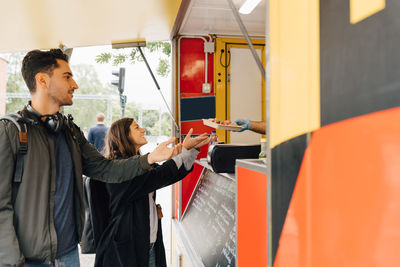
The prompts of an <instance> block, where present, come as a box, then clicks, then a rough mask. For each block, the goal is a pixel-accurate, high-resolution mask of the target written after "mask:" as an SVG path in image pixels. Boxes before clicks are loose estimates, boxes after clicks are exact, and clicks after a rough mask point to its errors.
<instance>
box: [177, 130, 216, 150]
mask: <svg viewBox="0 0 400 267" xmlns="http://www.w3.org/2000/svg"><path fill="white" fill-rule="evenodd" d="M192 132H193V128H190V130H189V132H188V134H187V135H186V137H185V139H184V140H183V143H182V145H183V147H184V148H186V149H187V150H189V149H192V148H199V147H201V146H204V145H205V144H208V143H209V142H210V138H209V137H208V135H207V133H203V134H201V135H199V136H197V137H195V138H192Z"/></svg>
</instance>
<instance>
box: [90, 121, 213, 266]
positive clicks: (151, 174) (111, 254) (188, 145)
mask: <svg viewBox="0 0 400 267" xmlns="http://www.w3.org/2000/svg"><path fill="white" fill-rule="evenodd" d="M191 133H192V129H191V130H190V131H189V133H188V135H187V136H186V138H185V140H184V141H183V143H182V144H181V145H177V146H176V147H177V149H176V151H175V153H174V154H175V155H174V156H173V157H172V159H170V160H167V161H166V162H164V163H163V164H162V165H157V164H155V165H154V166H153V169H151V170H149V171H148V172H147V173H145V174H143V175H141V176H138V177H136V178H134V179H133V180H131V181H129V182H124V183H120V184H106V185H105V186H106V189H107V192H108V196H109V211H110V214H111V216H110V219H109V223H108V226H107V228H106V230H105V231H104V233H103V235H102V237H101V239H100V242H99V244H98V246H97V249H96V261H95V266H96V267H100V266H107V267H108V266H110V267H111V266H112V267H115V266H137V267H142V266H143V267H145V266H146V267H147V266H149V267H156V266H157V267H165V266H166V259H165V251H164V245H163V242H162V232H161V220H160V219H161V218H160V217H161V216H160V214H159V213H160V211H158V210H157V207H156V205H155V198H156V194H155V190H157V189H159V188H162V187H165V186H168V185H170V184H173V183H175V182H177V181H179V180H181V179H183V178H184V177H185V176H186V175H187V174H188V173H189V172H190V171H191V169H192V165H193V163H194V160H195V159H196V157H197V155H198V153H199V150H198V149H197V148H199V147H200V146H202V145H205V144H207V143H208V142H209V141H210V138H209V137H208V136H207V135H206V134H202V135H200V136H198V137H196V138H192V137H191ZM144 134H145V130H144V129H142V128H141V127H140V126H139V125H138V124H137V123H136V122H135V121H134V120H133V119H131V118H123V119H120V120H118V121H116V122H114V123H113V124H112V125H111V127H110V129H109V130H108V132H107V136H106V140H105V156H106V157H107V158H110V159H123V158H129V157H131V156H133V155H137V154H139V149H140V147H141V146H143V145H145V144H146V143H147V140H146V138H145V137H144Z"/></svg>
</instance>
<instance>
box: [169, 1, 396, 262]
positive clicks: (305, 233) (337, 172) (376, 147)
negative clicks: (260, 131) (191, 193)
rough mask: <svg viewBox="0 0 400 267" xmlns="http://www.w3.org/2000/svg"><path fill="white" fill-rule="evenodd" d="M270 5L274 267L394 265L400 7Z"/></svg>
mask: <svg viewBox="0 0 400 267" xmlns="http://www.w3.org/2000/svg"><path fill="white" fill-rule="evenodd" d="M268 3H269V5H268V9H267V12H268V13H267V16H268V21H269V24H268V29H267V31H268V33H267V34H266V35H267V45H268V47H269V48H268V49H267V50H266V51H267V55H268V56H269V57H268V60H267V62H268V64H267V65H265V66H268V67H269V68H267V79H266V99H267V101H266V113H267V116H266V120H267V132H268V134H269V135H268V136H267V138H268V149H267V152H268V158H267V162H268V164H267V171H266V174H267V179H268V184H267V190H268V195H267V201H266V202H267V203H266V206H267V207H269V209H268V213H269V214H268V220H267V225H266V227H267V229H268V234H267V236H266V237H265V238H266V239H267V240H268V249H267V251H268V258H267V261H268V265H269V266H374V265H375V266H397V265H398V264H399V263H400V256H399V254H398V253H397V252H396V250H395V249H393V248H395V247H398V246H399V245H400V238H399V237H400V234H399V230H398V227H397V225H398V224H399V222H400V217H399V216H398V214H399V213H398V212H397V211H398V208H399V204H398V203H400V199H399V196H400V194H399V193H400V183H399V180H398V179H397V177H398V171H397V170H398V168H397V167H396V166H400V164H399V163H400V162H399V157H398V155H399V153H400V149H399V148H400V143H399V142H400V138H399V137H400V131H399V130H400V129H399V124H398V123H394V122H396V121H398V120H399V108H398V106H399V105H398V103H400V90H398V86H397V85H398V84H399V77H400V76H399V75H398V70H399V69H400V67H399V66H400V64H399V62H400V60H399V56H400V54H399V53H397V51H396V50H397V49H396V47H398V46H399V44H400V43H399V42H400V38H398V34H396V33H397V32H399V31H400V24H399V21H398V20H397V19H396V18H397V14H398V13H399V12H400V5H399V4H398V3H397V1H394V0H386V1H384V0H376V1H356V0H351V1H347V0H338V1H336V0H335V1H328V0H324V1H317V0H313V1H306V0H301V1H289V0H271V1H268ZM268 40H270V42H269V43H268ZM216 52H217V51H216ZM215 61H217V59H215V58H214V62H215ZM217 73H218V72H217ZM214 78H215V77H214ZM214 81H215V80H214ZM214 84H215V82H214ZM214 90H215V89H214ZM215 93H216V94H218V90H215ZM216 103H217V104H216V116H217V117H218V114H219V113H218V108H219V105H218V101H216ZM226 112H227V111H226ZM220 135H221V136H222V138H225V139H224V140H225V141H230V139H229V138H230V137H228V136H227V135H225V137H224V135H223V134H220ZM198 168H201V167H198ZM193 184H195V183H193ZM194 187H196V185H194ZM184 220H185V218H183V221H184ZM175 230H176V228H175ZM174 234H176V233H174ZM178 236H179V234H178ZM174 242H175V241H174ZM176 242H177V243H178V245H177V247H178V249H179V253H183V254H185V253H184V252H183V251H185V248H186V247H185V245H184V243H185V242H183V243H179V241H176ZM237 245H238V246H239V244H237ZM179 253H178V254H179ZM188 255H189V256H188ZM183 258H184V259H183V262H184V263H185V264H192V263H191V261H190V259H189V258H190V253H188V254H187V255H186V254H185V255H184V256H183ZM195 258H196V257H195ZM239 258H240V256H239ZM176 266H179V265H176ZM188 266H190V265H188ZM241 266H246V265H241Z"/></svg>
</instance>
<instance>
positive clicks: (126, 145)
mask: <svg viewBox="0 0 400 267" xmlns="http://www.w3.org/2000/svg"><path fill="white" fill-rule="evenodd" d="M134 121H135V120H134V119H133V118H122V119H119V120H117V121H115V122H113V124H111V127H110V129H108V131H107V135H106V138H105V140H104V143H105V146H104V151H103V152H104V155H105V157H106V158H109V159H126V158H129V157H132V156H134V155H136V151H135V146H134V145H135V144H134V143H133V142H132V140H131V138H130V137H129V133H130V126H131V124H132V122H134Z"/></svg>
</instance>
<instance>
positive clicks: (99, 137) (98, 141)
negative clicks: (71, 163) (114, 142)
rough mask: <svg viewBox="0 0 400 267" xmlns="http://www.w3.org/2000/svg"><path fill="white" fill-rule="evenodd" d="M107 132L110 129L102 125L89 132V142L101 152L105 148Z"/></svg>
mask: <svg viewBox="0 0 400 267" xmlns="http://www.w3.org/2000/svg"><path fill="white" fill-rule="evenodd" d="M107 130H108V127H107V126H105V125H104V124H101V123H100V124H97V125H96V126H94V127H92V128H90V130H89V134H88V141H89V143H91V144H92V145H94V146H95V147H96V149H97V150H98V151H100V152H101V151H102V150H103V148H104V138H105V137H106V133H107Z"/></svg>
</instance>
